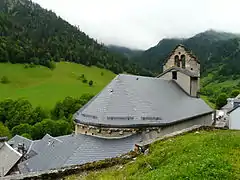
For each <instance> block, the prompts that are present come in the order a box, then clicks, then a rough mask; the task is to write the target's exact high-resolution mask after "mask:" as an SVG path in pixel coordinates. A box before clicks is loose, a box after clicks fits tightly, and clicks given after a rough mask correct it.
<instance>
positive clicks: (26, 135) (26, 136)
mask: <svg viewBox="0 0 240 180" xmlns="http://www.w3.org/2000/svg"><path fill="white" fill-rule="evenodd" d="M21 136H22V137H25V138H27V139H32V136H31V135H30V134H28V133H23V134H22V135H21Z"/></svg>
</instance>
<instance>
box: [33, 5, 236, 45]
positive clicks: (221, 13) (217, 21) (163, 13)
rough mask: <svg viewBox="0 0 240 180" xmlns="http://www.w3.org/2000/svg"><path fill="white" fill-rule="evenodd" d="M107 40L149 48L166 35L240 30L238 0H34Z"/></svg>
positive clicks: (100, 38)
mask: <svg viewBox="0 0 240 180" xmlns="http://www.w3.org/2000/svg"><path fill="white" fill-rule="evenodd" d="M33 1H34V2H37V3H39V4H40V5H41V6H42V7H44V8H47V9H51V10H53V11H54V12H56V13H57V15H60V16H61V17H62V18H64V19H65V20H67V21H68V22H70V23H71V24H73V25H79V27H80V29H81V30H82V31H84V32H85V33H87V34H88V35H89V36H91V37H93V38H94V39H97V40H98V41H99V42H103V43H105V44H116V45H122V46H127V47H131V48H138V49H147V48H149V47H151V46H154V45H156V44H157V43H158V41H159V40H161V39H162V38H166V37H168V38H169V37H190V36H192V35H194V34H196V33H199V32H202V31H205V30H208V29H216V30H221V31H228V32H234V33H237V32H240V23H239V20H238V18H239V17H240V11H239V7H240V1H239V0H182V1H176V0H164V1H163V0H148V1H142V0H130V1H129V0H114V1H113V0H101V1H96V0H67V1H59V0H33Z"/></svg>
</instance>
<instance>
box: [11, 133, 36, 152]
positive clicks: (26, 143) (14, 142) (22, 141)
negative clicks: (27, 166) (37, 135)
mask: <svg viewBox="0 0 240 180" xmlns="http://www.w3.org/2000/svg"><path fill="white" fill-rule="evenodd" d="M32 142H33V141H32V140H30V139H27V138H25V137H22V136H19V135H15V136H14V137H13V138H12V139H10V140H9V141H8V144H9V145H11V146H12V147H13V148H14V149H17V148H18V144H24V147H25V148H26V150H28V149H29V147H30V146H31V144H32Z"/></svg>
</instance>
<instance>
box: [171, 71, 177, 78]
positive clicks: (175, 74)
mask: <svg viewBox="0 0 240 180" xmlns="http://www.w3.org/2000/svg"><path fill="white" fill-rule="evenodd" d="M172 79H175V80H177V71H173V72H172Z"/></svg>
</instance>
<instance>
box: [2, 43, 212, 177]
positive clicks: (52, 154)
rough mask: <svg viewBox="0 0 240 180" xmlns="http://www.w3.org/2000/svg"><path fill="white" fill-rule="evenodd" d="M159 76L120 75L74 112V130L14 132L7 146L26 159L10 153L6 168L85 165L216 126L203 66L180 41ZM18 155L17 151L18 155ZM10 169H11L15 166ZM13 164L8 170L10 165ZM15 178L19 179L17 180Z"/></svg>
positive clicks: (24, 171) (29, 169)
mask: <svg viewBox="0 0 240 180" xmlns="http://www.w3.org/2000/svg"><path fill="white" fill-rule="evenodd" d="M163 70H164V71H163V73H162V74H160V75H159V76H157V77H143V76H134V75H126V74H120V75H117V76H116V77H115V78H114V79H113V80H112V82H110V83H109V84H108V85H107V86H106V87H105V88H104V89H103V90H102V91H101V92H100V93H99V94H97V95H96V96H95V97H94V98H92V99H91V100H90V101H89V102H88V103H87V104H86V105H85V106H83V107H82V108H81V109H80V110H78V111H77V112H76V113H75V115H74V121H75V134H70V135H65V136H59V137H52V136H50V135H49V134H46V135H45V136H44V137H43V138H42V139H39V140H35V141H32V140H30V139H26V138H24V137H22V136H18V135H16V136H14V137H13V138H12V139H10V140H9V141H8V144H9V145H8V147H9V148H7V149H6V148H1V147H0V155H1V154H2V155H6V154H9V153H10V151H8V149H14V150H15V151H18V149H19V148H18V147H19V145H21V147H24V151H25V152H26V153H24V155H23V156H22V157H21V161H20V162H19V161H18V158H19V157H20V156H16V158H15V159H14V162H13V163H12V164H9V163H8V162H12V161H11V159H9V158H10V156H8V157H7V158H8V159H6V160H5V161H4V162H5V163H4V166H2V165H1V161H0V167H10V165H11V166H13V165H14V166H15V163H16V162H17V161H18V164H17V165H16V167H17V169H18V172H19V173H20V174H28V173H30V172H39V171H47V170H50V169H59V168H64V167H71V166H74V165H82V164H86V163H91V162H94V161H99V160H104V159H106V158H113V157H118V156H120V155H123V154H125V153H128V152H130V151H132V150H134V149H135V150H142V149H141V147H142V145H143V146H144V145H146V144H149V143H151V142H153V141H155V140H156V139H158V138H161V137H162V136H164V135H169V134H172V133H176V132H178V131H182V130H186V129H187V130H188V129H191V128H193V127H199V126H202V125H212V113H213V110H212V109H211V108H210V107H209V106H208V105H207V104H206V103H205V102H204V101H203V100H202V99H201V98H200V97H199V93H198V92H199V81H200V64H199V61H198V60H197V58H196V57H195V56H194V55H192V54H191V53H190V52H188V51H187V50H186V48H184V47H183V46H182V45H178V46H177V47H176V48H175V49H174V50H173V51H172V53H171V54H170V55H169V57H168V58H167V60H166V62H165V64H164V67H163ZM15 154H17V153H15ZM10 168H11V167H10ZM10 168H9V169H10ZM12 179H15V178H12Z"/></svg>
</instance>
